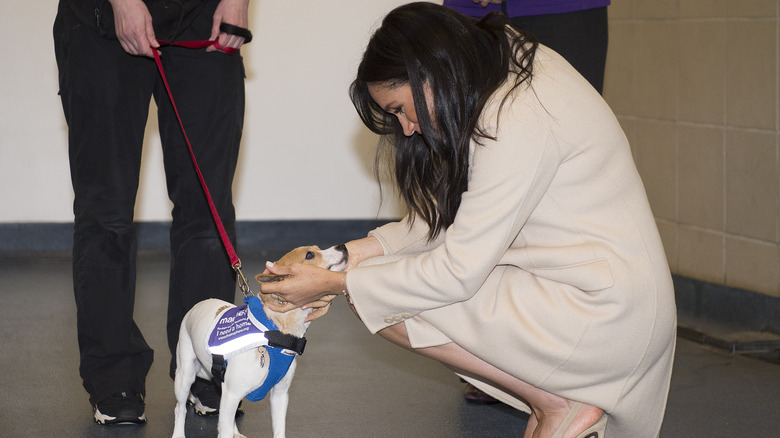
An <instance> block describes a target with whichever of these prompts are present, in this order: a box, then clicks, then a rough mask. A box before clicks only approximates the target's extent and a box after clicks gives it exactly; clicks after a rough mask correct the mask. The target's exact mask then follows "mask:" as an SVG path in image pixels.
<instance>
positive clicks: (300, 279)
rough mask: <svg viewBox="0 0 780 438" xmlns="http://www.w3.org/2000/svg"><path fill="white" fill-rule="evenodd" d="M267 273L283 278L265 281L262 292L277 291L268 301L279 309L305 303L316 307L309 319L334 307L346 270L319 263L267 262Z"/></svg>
mask: <svg viewBox="0 0 780 438" xmlns="http://www.w3.org/2000/svg"><path fill="white" fill-rule="evenodd" d="M263 274H271V275H275V276H278V278H281V280H279V281H274V282H272V283H263V285H262V288H261V293H263V294H270V295H273V297H274V300H269V301H268V302H267V303H266V305H268V306H269V307H270V308H271V310H274V311H276V312H287V311H289V310H292V309H295V308H297V307H301V308H303V309H308V308H311V309H312V313H311V315H309V316H308V317H307V318H306V321H313V320H315V319H317V318H321V317H322V316H325V315H326V314H327V313H328V310H330V304H331V301H333V299H334V298H336V296H337V295H340V294H342V293H343V292H344V281H345V276H346V273H344V272H339V271H329V270H327V269H324V268H320V267H317V266H311V265H304V264H300V263H296V264H293V265H290V266H279V265H274V264H273V263H271V262H268V263H266V270H265V272H263Z"/></svg>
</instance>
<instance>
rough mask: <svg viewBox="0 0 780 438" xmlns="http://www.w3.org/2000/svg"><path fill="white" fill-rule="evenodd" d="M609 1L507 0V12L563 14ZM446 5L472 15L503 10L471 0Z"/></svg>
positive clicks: (448, 0) (449, 1)
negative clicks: (483, 5)
mask: <svg viewBox="0 0 780 438" xmlns="http://www.w3.org/2000/svg"><path fill="white" fill-rule="evenodd" d="M609 2H610V0H506V13H507V16H509V17H524V16H528V15H545V14H563V13H565V12H574V11H584V10H586V9H594V8H602V7H605V6H608V5H609ZM444 6H446V7H448V8H451V9H454V10H456V11H458V12H460V13H462V14H465V15H469V16H471V17H484V16H485V15H487V13H488V12H491V11H500V10H501V5H494V4H490V5H487V6H486V7H484V8H483V7H482V6H480V5H479V3H474V2H473V1H471V0H444Z"/></svg>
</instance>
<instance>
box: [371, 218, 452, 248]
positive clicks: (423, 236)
mask: <svg viewBox="0 0 780 438" xmlns="http://www.w3.org/2000/svg"><path fill="white" fill-rule="evenodd" d="M429 229H430V228H429V227H428V225H427V224H426V223H425V221H423V220H422V219H420V218H417V219H416V220H412V217H411V216H406V217H405V218H403V219H402V220H401V221H398V222H391V223H388V224H385V225H382V226H381V227H379V228H376V229H374V230H372V231H370V232H369V233H368V235H369V236H374V237H376V238H377V240H379V242H380V243H381V244H382V248H383V249H384V254H385V255H401V254H417V253H420V252H423V251H429V250H431V249H433V248H435V247H436V246H438V245H439V244H441V242H442V240H443V235H442V234H441V233H439V235H438V236H436V239H434V240H428V230H429Z"/></svg>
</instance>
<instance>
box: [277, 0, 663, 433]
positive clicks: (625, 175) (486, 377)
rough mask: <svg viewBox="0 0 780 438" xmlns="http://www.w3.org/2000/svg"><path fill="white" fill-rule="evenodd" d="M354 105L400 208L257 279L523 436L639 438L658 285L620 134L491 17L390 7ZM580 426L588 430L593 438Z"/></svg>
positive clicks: (659, 273) (562, 73)
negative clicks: (341, 297) (319, 264)
mask: <svg viewBox="0 0 780 438" xmlns="http://www.w3.org/2000/svg"><path fill="white" fill-rule="evenodd" d="M351 96H352V100H353V102H354V104H355V107H356V108H357V111H358V113H359V114H360V116H361V118H362V119H363V121H364V122H365V123H366V125H367V126H368V127H369V128H370V129H371V130H373V131H374V132H377V133H379V134H382V135H384V136H385V138H386V139H387V140H388V142H389V144H390V146H391V148H392V150H391V153H392V154H393V159H394V171H395V177H396V180H397V183H398V186H399V188H400V193H401V195H402V197H403V199H404V201H405V202H406V205H407V207H408V211H409V212H410V214H409V215H408V216H407V217H406V218H405V219H404V220H402V221H401V222H397V223H391V224H388V225H385V226H382V227H380V228H378V229H376V230H374V231H372V232H371V233H370V234H369V236H368V237H366V238H363V239H359V240H356V241H352V242H348V243H347V248H348V249H349V254H350V268H349V269H348V270H347V272H329V271H325V270H322V269H315V268H310V267H307V266H303V265H294V266H291V267H275V266H273V265H272V264H269V266H268V269H269V271H270V272H271V273H273V274H286V275H290V277H289V278H288V279H286V280H284V281H282V282H279V283H275V284H269V285H263V292H264V293H273V294H276V295H277V296H278V297H279V298H280V299H282V300H284V301H286V302H287V303H288V304H286V305H284V306H280V307H279V308H278V309H277V310H282V309H290V308H292V307H296V306H302V305H303V306H306V307H314V308H317V311H316V312H315V315H314V317H319V316H322V315H323V314H324V313H326V312H327V304H328V303H329V301H330V300H331V299H333V296H335V295H338V294H345V295H346V296H347V299H348V300H349V301H350V304H351V305H352V306H353V310H354V311H355V313H356V314H357V315H358V317H359V318H360V319H361V320H362V321H363V323H364V324H365V325H366V327H367V328H368V329H369V330H370V331H371V332H372V333H379V334H380V335H381V336H383V337H385V338H387V339H389V340H390V341H392V342H394V343H396V344H398V345H400V346H402V347H404V348H407V349H410V350H411V351H414V352H416V353H419V354H422V355H424V356H427V357H431V358H433V359H436V360H438V361H440V362H442V363H443V364H445V365H447V366H448V367H450V368H452V369H453V370H454V371H455V372H457V373H458V374H460V375H461V376H463V377H464V378H465V379H466V380H468V381H469V382H471V383H473V384H474V385H476V386H477V387H479V388H480V389H482V390H483V391H485V392H487V393H488V394H490V395H492V396H494V397H496V398H498V399H499V400H501V401H503V402H505V403H507V404H510V405H512V406H514V407H516V408H518V409H522V410H525V411H526V412H529V409H528V408H529V407H530V414H531V416H530V418H529V422H528V427H527V429H526V432H525V437H537V438H538V437H551V436H555V437H567V438H569V437H584V436H589V437H594V436H598V437H599V438H601V437H603V436H604V433H603V430H602V428H603V427H604V424H605V423H606V427H607V432H608V435H609V436H614V437H629V436H630V437H655V436H657V435H658V432H659V430H660V427H661V422H662V420H663V414H664V407H665V404H666V397H667V393H668V388H669V379H670V374H671V369H672V358H673V353H674V341H675V307H674V296H673V290H672V283H671V278H670V274H669V270H668V267H667V262H666V259H665V256H664V251H663V248H662V246H661V241H660V238H659V236H658V231H657V229H656V226H655V222H654V219H653V215H652V213H651V211H650V208H649V206H648V202H647V197H646V195H645V192H644V188H643V186H642V183H641V181H640V178H639V175H638V174H637V171H636V168H635V166H634V163H633V161H632V157H631V152H630V149H629V145H628V143H627V140H626V138H625V135H624V134H623V132H622V130H621V129H620V126H619V124H618V122H617V120H616V119H615V117H614V115H613V114H612V112H611V111H610V109H609V107H608V106H607V104H606V103H605V102H604V101H603V100H602V99H601V97H600V96H599V94H598V93H597V92H596V91H595V90H594V89H593V88H592V87H591V86H590V85H589V84H588V82H587V81H586V80H585V79H583V78H582V76H580V75H579V74H578V73H577V72H576V71H575V70H574V69H573V68H572V67H571V66H570V65H569V64H568V63H566V62H565V61H564V60H563V58H561V57H560V56H559V55H558V54H556V53H555V52H553V51H551V50H549V49H547V48H546V47H544V46H538V45H537V44H536V43H535V42H534V41H532V40H531V38H530V37H528V36H526V35H523V34H518V33H516V32H515V31H512V30H510V29H509V28H508V27H507V26H506V21H505V18H503V17H502V16H500V15H490V16H488V17H486V18H484V19H483V20H481V21H479V22H477V21H474V20H473V19H470V18H467V17H465V16H463V15H460V14H458V13H456V12H453V11H451V10H448V9H446V8H443V7H441V6H437V5H434V4H431V3H412V4H409V5H405V6H401V7H399V8H397V9H395V10H393V11H392V12H391V13H390V14H389V15H388V16H387V17H386V18H385V19H384V21H383V23H382V26H381V27H380V28H379V29H378V30H377V31H376V33H375V34H374V35H373V36H372V38H371V40H370V42H369V44H368V48H367V49H366V52H365V54H364V56H363V60H362V62H361V64H360V66H359V68H358V74H357V78H356V79H355V81H354V82H353V84H352V87H351ZM593 432H600V433H598V435H593V434H592V433H593Z"/></svg>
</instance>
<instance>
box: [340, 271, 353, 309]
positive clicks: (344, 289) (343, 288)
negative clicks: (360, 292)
mask: <svg viewBox="0 0 780 438" xmlns="http://www.w3.org/2000/svg"><path fill="white" fill-rule="evenodd" d="M341 293H342V294H343V295H344V298H346V299H347V302H348V303H349V305H350V306H352V305H353V304H352V297H350V296H349V291H348V290H347V274H346V273H345V274H344V276H343V277H341Z"/></svg>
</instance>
